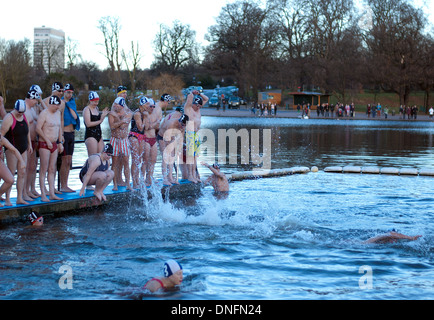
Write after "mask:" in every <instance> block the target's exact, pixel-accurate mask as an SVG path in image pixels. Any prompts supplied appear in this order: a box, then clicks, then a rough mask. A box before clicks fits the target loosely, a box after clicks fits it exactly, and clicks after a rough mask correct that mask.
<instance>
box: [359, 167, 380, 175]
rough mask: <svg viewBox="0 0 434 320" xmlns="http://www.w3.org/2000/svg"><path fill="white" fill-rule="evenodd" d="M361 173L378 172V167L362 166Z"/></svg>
mask: <svg viewBox="0 0 434 320" xmlns="http://www.w3.org/2000/svg"><path fill="white" fill-rule="evenodd" d="M362 173H377V174H378V173H380V168H379V167H363V168H362Z"/></svg>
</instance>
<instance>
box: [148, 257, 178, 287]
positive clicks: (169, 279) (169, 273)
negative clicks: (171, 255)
mask: <svg viewBox="0 0 434 320" xmlns="http://www.w3.org/2000/svg"><path fill="white" fill-rule="evenodd" d="M182 278H183V274H182V266H181V265H180V264H179V263H178V262H176V261H175V260H168V261H166V262H165V263H164V277H162V278H152V279H151V280H149V281H148V282H146V284H145V285H144V287H143V289H147V290H149V291H151V292H156V291H158V290H164V289H171V288H174V287H175V286H179V285H180V284H181V283H182Z"/></svg>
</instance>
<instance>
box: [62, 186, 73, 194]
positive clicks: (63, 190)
mask: <svg viewBox="0 0 434 320" xmlns="http://www.w3.org/2000/svg"><path fill="white" fill-rule="evenodd" d="M60 191H61V192H65V193H74V192H75V190H72V189H71V188H70V187H64V188H60Z"/></svg>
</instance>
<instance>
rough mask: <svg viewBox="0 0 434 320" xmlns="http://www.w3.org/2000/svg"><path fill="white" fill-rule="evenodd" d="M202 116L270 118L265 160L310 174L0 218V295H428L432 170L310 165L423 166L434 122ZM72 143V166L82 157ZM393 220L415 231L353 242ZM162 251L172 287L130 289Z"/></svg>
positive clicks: (433, 274) (264, 125) (265, 124)
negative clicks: (394, 240) (27, 222)
mask: <svg viewBox="0 0 434 320" xmlns="http://www.w3.org/2000/svg"><path fill="white" fill-rule="evenodd" d="M202 127H203V128H207V129H211V130H212V131H214V132H216V133H217V131H218V130H219V129H225V130H227V129H230V128H233V129H235V130H236V131H239V130H240V129H243V128H247V129H248V130H252V129H256V128H259V129H260V132H262V131H263V130H268V129H270V130H271V137H272V144H271V150H272V152H271V167H272V169H276V168H286V167H293V166H307V167H311V166H314V165H315V166H317V167H319V168H320V172H318V173H308V174H303V175H292V176H285V177H278V178H266V179H258V180H245V181H237V182H233V183H231V191H230V195H229V197H228V198H227V199H225V200H216V199H215V198H214V196H213V192H212V190H211V189H210V188H209V187H207V188H204V189H203V192H202V194H201V195H200V196H198V197H197V198H194V199H185V200H184V201H182V200H181V201H177V202H175V201H174V202H163V201H162V200H161V199H160V198H159V197H154V198H153V200H151V201H148V200H142V201H141V202H140V201H139V202H140V203H137V202H135V203H129V205H128V208H125V206H124V207H116V206H114V207H110V208H106V209H104V211H101V210H97V211H91V212H87V213H83V214H80V215H65V216H61V217H56V218H53V217H51V218H50V217H49V216H48V217H46V221H45V225H44V226H43V227H42V228H40V229H33V228H28V227H25V226H23V225H12V226H8V227H4V228H3V229H1V230H0V253H1V255H0V299H105V300H106V299H108V300H110V299H182V300H191V299H199V300H202V299H203V300H214V299H222V300H244V299H251V300H256V299H267V300H269V299H272V300H282V299H421V300H422V299H432V298H434V289H433V288H434V259H433V258H434V249H433V248H434V247H433V244H434V242H433V240H434V239H433V236H432V235H433V234H434V223H433V219H432V217H433V213H434V209H433V207H434V199H433V187H434V180H433V178H432V177H421V176H420V177H419V176H418V177H410V176H389V175H366V174H363V175H362V174H333V173H325V172H323V171H321V169H324V168H325V167H327V166H335V165H340V166H342V165H359V166H365V165H377V166H381V167H386V166H389V167H412V168H430V169H433V168H434V155H433V137H434V124H433V123H432V122H412V123H409V122H399V121H393V122H383V121H344V120H341V121H337V120H300V119H258V118H254V119H253V118H249V119H244V118H212V117H204V119H203V125H202ZM78 138H79V137H78ZM83 147H84V145H83ZM80 148H81V147H78V148H77V155H76V156H75V159H74V161H75V162H74V165H81V164H82V163H81V161H82V160H83V159H84V158H85V156H84V155H81V152H83V153H84V152H85V150H84V149H83V150H82V151H80V150H81V149H80ZM203 158H204V159H205V160H206V161H209V162H211V161H214V160H215V159H216V158H215V157H213V156H212V155H208V154H207V155H206V156H204V157H203ZM254 167H255V166H254V165H250V164H236V165H235V164H231V165H230V164H226V165H222V170H223V171H224V172H226V173H233V172H237V171H241V170H251V169H252V168H254ZM156 172H157V174H158V173H159V172H160V169H159V168H157V170H156ZM200 172H201V174H202V176H203V177H206V176H207V175H208V172H207V171H206V170H204V169H203V168H200ZM157 177H158V175H157ZM74 183H75V182H73V183H72V184H74ZM392 228H395V229H397V230H398V231H399V232H402V233H404V234H409V235H418V234H420V235H422V236H423V237H422V238H420V239H419V240H417V241H413V242H402V243H398V244H392V245H390V244H389V245H367V244H364V243H363V241H364V240H366V239H368V238H369V237H372V236H375V235H378V234H380V233H383V232H386V231H387V230H389V229H392ZM170 258H174V259H177V260H178V261H179V262H180V263H181V264H182V265H183V268H184V281H183V284H182V285H181V286H180V288H179V290H175V291H171V292H168V293H164V294H162V295H152V294H146V293H143V292H141V291H140V290H139V288H140V287H141V286H143V285H144V284H145V283H146V281H147V280H149V279H150V278H152V277H155V276H161V275H162V265H163V263H164V261H165V260H166V259H170ZM62 268H67V269H68V270H70V271H71V275H72V288H71V289H68V288H67V289H62V288H61V287H62V286H61V285H59V280H61V279H62V278H61V277H62V276H63V275H64V271H62V270H65V269H62Z"/></svg>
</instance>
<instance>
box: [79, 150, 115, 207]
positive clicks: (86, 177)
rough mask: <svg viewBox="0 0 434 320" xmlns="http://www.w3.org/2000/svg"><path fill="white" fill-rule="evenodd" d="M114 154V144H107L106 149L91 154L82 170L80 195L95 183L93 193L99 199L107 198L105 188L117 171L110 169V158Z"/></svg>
mask: <svg viewBox="0 0 434 320" xmlns="http://www.w3.org/2000/svg"><path fill="white" fill-rule="evenodd" d="M112 155H113V146H112V145H111V144H109V143H108V144H106V145H105V146H104V150H103V151H102V152H100V153H98V154H93V155H91V156H89V158H88V159H87V160H86V162H85V164H84V165H83V167H82V168H81V170H80V175H79V177H80V180H81V182H82V183H83V185H82V187H81V190H80V197H82V196H83V195H84V193H85V191H86V187H87V186H90V185H95V190H94V192H93V194H94V195H95V197H97V198H98V200H99V201H105V200H107V198H106V196H105V195H104V190H105V188H107V186H108V185H109V184H110V183H111V182H112V180H113V177H114V175H115V173H114V172H113V170H111V169H110V158H111V157H112Z"/></svg>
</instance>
